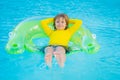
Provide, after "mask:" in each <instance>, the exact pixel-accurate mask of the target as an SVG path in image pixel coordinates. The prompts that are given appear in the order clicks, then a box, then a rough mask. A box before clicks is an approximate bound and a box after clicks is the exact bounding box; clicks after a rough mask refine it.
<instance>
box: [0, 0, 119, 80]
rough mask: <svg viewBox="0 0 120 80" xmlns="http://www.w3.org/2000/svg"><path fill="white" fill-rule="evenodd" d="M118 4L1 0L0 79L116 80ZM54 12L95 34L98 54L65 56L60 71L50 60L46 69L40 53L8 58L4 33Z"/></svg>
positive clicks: (97, 0) (89, 0) (115, 1)
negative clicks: (81, 21)
mask: <svg viewBox="0 0 120 80" xmlns="http://www.w3.org/2000/svg"><path fill="white" fill-rule="evenodd" d="M119 4H120V1H119V0H112V1H110V0H70V1H68V0H34V1H33V0H1V1H0V80H120V6H119ZM58 13H66V14H68V16H69V17H70V18H78V19H82V20H83V25H84V26H85V27H87V28H88V29H89V30H90V31H91V32H92V33H94V34H96V35H97V41H98V42H99V44H100V45H101V48H100V50H99V52H97V53H96V54H92V55H91V54H86V53H83V52H80V53H77V54H73V55H71V56H67V60H66V63H65V67H64V68H63V69H61V68H59V66H58V65H57V64H56V61H55V59H53V68H52V69H48V68H47V67H46V65H45V63H44V58H43V56H42V55H40V54H37V53H34V54H33V53H30V52H27V51H25V52H24V53H23V54H18V55H10V54H8V53H7V52H6V51H5V45H6V43H7V41H8V33H9V32H10V31H12V30H13V29H14V28H15V26H16V25H17V24H18V23H20V22H21V21H23V20H25V19H27V18H30V17H36V16H39V17H41V18H47V17H50V16H52V17H54V16H55V15H56V14H58Z"/></svg>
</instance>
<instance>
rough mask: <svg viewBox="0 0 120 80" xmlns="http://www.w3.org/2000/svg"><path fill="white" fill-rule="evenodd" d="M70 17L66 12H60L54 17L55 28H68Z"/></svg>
mask: <svg viewBox="0 0 120 80" xmlns="http://www.w3.org/2000/svg"><path fill="white" fill-rule="evenodd" d="M68 22H69V18H68V16H67V15H66V14H58V15H57V16H55V18H54V29H55V30H65V29H67V28H68Z"/></svg>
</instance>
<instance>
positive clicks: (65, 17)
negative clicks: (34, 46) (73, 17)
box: [53, 14, 69, 30]
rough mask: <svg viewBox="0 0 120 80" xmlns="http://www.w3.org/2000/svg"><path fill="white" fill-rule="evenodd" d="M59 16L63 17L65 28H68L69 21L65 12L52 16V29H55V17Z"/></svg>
mask: <svg viewBox="0 0 120 80" xmlns="http://www.w3.org/2000/svg"><path fill="white" fill-rule="evenodd" d="M60 17H62V18H64V19H65V22H66V27H65V30H66V29H67V28H68V23H69V18H68V16H67V15H66V14H58V15H56V16H55V17H54V21H53V26H54V30H56V26H55V21H56V19H58V18H60Z"/></svg>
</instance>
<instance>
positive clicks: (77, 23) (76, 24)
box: [68, 19, 82, 34]
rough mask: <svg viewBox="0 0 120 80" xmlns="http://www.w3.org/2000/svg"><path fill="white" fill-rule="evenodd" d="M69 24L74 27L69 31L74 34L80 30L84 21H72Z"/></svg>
mask: <svg viewBox="0 0 120 80" xmlns="http://www.w3.org/2000/svg"><path fill="white" fill-rule="evenodd" d="M69 23H72V24H73V26H71V27H70V28H69V29H68V30H69V31H70V32H71V34H73V33H74V32H75V31H76V30H78V28H79V27H80V26H81V25H82V20H78V19H70V20H69Z"/></svg>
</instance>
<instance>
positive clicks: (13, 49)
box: [6, 19, 100, 54]
mask: <svg viewBox="0 0 120 80" xmlns="http://www.w3.org/2000/svg"><path fill="white" fill-rule="evenodd" d="M52 24H53V23H51V24H49V26H50V27H51V28H53V25H52ZM71 25H72V24H69V27H70V26H71ZM36 38H48V37H47V35H46V34H45V33H44V31H43V29H42V27H41V24H40V19H33V20H28V21H23V22H21V23H20V24H18V25H17V26H16V27H15V29H14V30H13V31H12V32H10V34H9V40H8V43H7V45H6V51H7V52H8V53H10V54H20V53H23V52H24V51H25V50H28V51H30V52H36V51H39V50H38V47H39V48H42V47H43V46H37V45H36V44H34V43H33V39H36ZM69 46H70V48H71V49H72V51H71V52H70V54H73V53H75V52H76V51H78V52H81V51H83V52H86V53H96V52H97V51H98V50H99V48H100V45H99V44H98V42H97V41H96V39H95V37H94V35H93V34H92V33H91V32H90V31H89V30H88V29H86V28H84V27H82V26H81V27H80V28H79V29H78V30H77V31H76V33H75V34H74V35H73V36H72V38H71V40H70V42H69ZM40 53H41V52H40Z"/></svg>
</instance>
